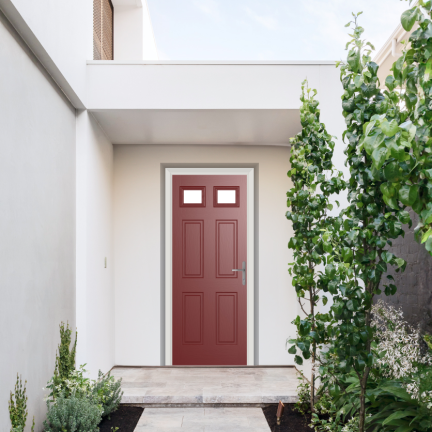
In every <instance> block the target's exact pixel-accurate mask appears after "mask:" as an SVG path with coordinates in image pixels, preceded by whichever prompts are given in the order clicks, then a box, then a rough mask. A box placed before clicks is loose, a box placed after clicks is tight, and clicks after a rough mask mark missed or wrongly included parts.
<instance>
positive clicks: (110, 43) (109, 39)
mask: <svg viewBox="0 0 432 432" xmlns="http://www.w3.org/2000/svg"><path fill="white" fill-rule="evenodd" d="M93 59H94V60H114V7H113V5H112V3H111V0H93Z"/></svg>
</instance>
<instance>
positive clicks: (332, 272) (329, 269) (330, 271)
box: [325, 264, 336, 279]
mask: <svg viewBox="0 0 432 432" xmlns="http://www.w3.org/2000/svg"><path fill="white" fill-rule="evenodd" d="M325 273H326V275H327V276H328V278H329V279H333V278H334V277H335V276H336V268H335V266H334V265H333V264H328V265H326V268H325Z"/></svg>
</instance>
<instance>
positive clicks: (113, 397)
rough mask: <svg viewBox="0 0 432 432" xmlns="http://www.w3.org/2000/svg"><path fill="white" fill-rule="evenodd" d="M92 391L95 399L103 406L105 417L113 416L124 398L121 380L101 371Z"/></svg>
mask: <svg viewBox="0 0 432 432" xmlns="http://www.w3.org/2000/svg"><path fill="white" fill-rule="evenodd" d="M91 391H92V394H93V397H94V398H95V399H97V400H98V401H99V404H100V405H101V406H102V409H103V412H102V416H103V417H105V416H107V415H109V414H111V413H112V412H114V411H115V410H116V409H117V408H118V406H119V404H120V402H121V398H122V396H123V392H122V391H121V379H120V380H117V381H116V380H115V379H114V377H113V376H111V374H110V373H108V374H107V375H104V374H103V373H102V372H101V371H99V377H98V379H97V381H95V382H94V384H93V387H92V390H91Z"/></svg>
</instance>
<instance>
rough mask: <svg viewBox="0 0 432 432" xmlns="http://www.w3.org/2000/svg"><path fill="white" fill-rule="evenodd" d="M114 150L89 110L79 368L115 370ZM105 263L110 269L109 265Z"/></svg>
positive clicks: (81, 157)
mask: <svg viewBox="0 0 432 432" xmlns="http://www.w3.org/2000/svg"><path fill="white" fill-rule="evenodd" d="M112 181H113V147H112V145H111V142H110V141H108V139H107V138H106V137H105V135H104V133H103V131H102V130H101V128H100V127H99V125H98V124H97V122H96V120H95V119H94V118H93V117H92V116H91V115H89V113H88V112H87V111H83V112H80V113H79V115H78V118H77V197H76V199H77V248H76V260H77V300H76V310H77V328H78V331H79V343H78V349H77V364H78V365H79V364H84V363H86V364H87V366H86V369H87V370H88V371H89V373H90V376H91V377H92V378H95V377H96V376H97V372H98V369H101V370H102V371H103V372H104V373H105V372H107V371H108V370H110V369H111V367H112V366H114V284H113V273H114V262H113V252H112V246H113V245H112ZM105 259H106V267H105Z"/></svg>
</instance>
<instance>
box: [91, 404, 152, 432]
mask: <svg viewBox="0 0 432 432" xmlns="http://www.w3.org/2000/svg"><path fill="white" fill-rule="evenodd" d="M143 411H144V408H140V407H134V406H125V405H120V406H119V407H118V409H117V411H114V412H113V413H111V415H110V417H111V419H108V417H105V418H104V419H103V420H102V421H101V422H100V424H99V431H100V432H112V430H111V428H114V429H115V428H116V427H118V428H119V431H118V432H133V431H134V429H135V426H136V425H137V423H138V420H139V419H140V417H141V414H142V412H143Z"/></svg>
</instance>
